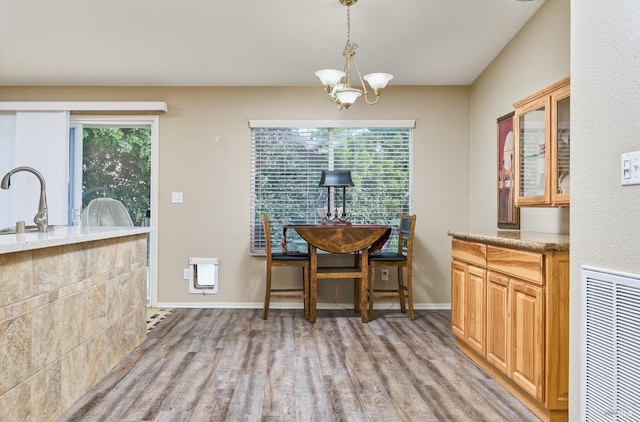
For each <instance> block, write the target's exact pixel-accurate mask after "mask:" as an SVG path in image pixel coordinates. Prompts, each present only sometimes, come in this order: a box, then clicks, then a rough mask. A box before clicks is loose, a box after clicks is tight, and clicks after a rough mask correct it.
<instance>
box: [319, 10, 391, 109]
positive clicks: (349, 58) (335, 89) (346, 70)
mask: <svg viewBox="0 0 640 422" xmlns="http://www.w3.org/2000/svg"><path fill="white" fill-rule="evenodd" d="M339 1H340V4H342V5H343V6H347V44H346V45H345V46H344V50H343V51H342V55H343V56H344V64H343V65H342V70H337V69H323V70H318V71H317V72H316V76H317V77H318V78H320V81H321V82H322V85H324V89H325V91H327V93H328V94H329V99H330V100H331V101H332V102H334V103H336V104H337V105H338V109H339V110H342V108H343V107H344V108H349V106H350V105H351V104H353V103H354V102H355V101H356V100H357V99H358V98H359V97H361V96H364V100H365V101H366V102H367V104H375V103H377V102H378V100H379V99H380V94H382V90H383V89H384V87H385V86H387V83H389V81H390V80H391V79H392V78H393V75H392V74H390V73H369V74H367V75H364V77H363V76H362V75H361V74H360V69H358V65H357V64H356V59H355V58H354V56H355V55H356V49H357V48H358V44H356V43H354V42H353V41H351V5H352V4H355V3H356V2H357V1H358V0H339ZM352 65H353V66H352ZM352 68H354V69H355V71H356V74H357V75H358V80H359V82H360V86H361V87H362V88H354V87H353V86H351V77H350V73H351V69H352ZM364 81H367V82H368V83H369V86H370V87H371V89H373V92H374V93H375V95H376V98H375V99H374V100H372V101H371V100H369V92H368V91H367V87H366V85H365V83H364Z"/></svg>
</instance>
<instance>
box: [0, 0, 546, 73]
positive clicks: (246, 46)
mask: <svg viewBox="0 0 640 422" xmlns="http://www.w3.org/2000/svg"><path fill="white" fill-rule="evenodd" d="M543 2H544V0H533V1H532V0H518V1H516V0H360V1H359V2H358V3H357V4H355V5H354V6H352V7H351V39H352V40H353V41H355V42H356V43H358V44H359V48H358V50H357V53H358V54H357V56H356V58H357V62H358V65H359V67H360V70H361V71H362V72H363V73H370V72H388V73H393V74H394V75H395V78H394V80H393V81H391V84H395V85H468V84H470V83H472V82H473V81H474V80H475V78H476V77H477V76H478V75H479V74H480V73H481V72H482V70H483V69H485V68H486V67H487V65H489V63H490V62H491V61H492V60H493V58H494V57H495V56H496V55H497V54H498V53H499V52H500V50H502V48H503V47H504V46H505V45H506V44H507V43H508V42H509V40H510V39H511V38H512V37H513V36H514V35H515V34H516V33H517V32H518V31H519V29H520V28H521V27H522V26H523V25H524V24H525V23H526V21H527V20H528V19H529V18H530V17H531V16H532V15H533V14H534V13H535V12H536V10H537V9H538V8H539V7H540V5H542V3H543ZM346 12H347V8H346V7H345V6H342V5H341V4H340V3H339V1H338V0H244V1H238V0H227V1H224V2H223V1H220V0H172V1H170V0H56V1H52V0H0V85H112V86H113V85H145V86H164V85H166V86H205V85H212V86H214V85H219V86H305V85H317V84H319V81H318V79H317V78H316V76H315V75H314V72H315V71H316V70H318V69H323V68H341V67H342V55H341V54H342V48H343V47H344V44H345V42H346V19H347V17H346Z"/></svg>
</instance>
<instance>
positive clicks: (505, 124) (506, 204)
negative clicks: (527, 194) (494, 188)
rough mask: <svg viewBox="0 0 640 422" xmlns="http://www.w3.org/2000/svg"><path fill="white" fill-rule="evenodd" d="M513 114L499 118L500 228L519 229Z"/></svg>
mask: <svg viewBox="0 0 640 422" xmlns="http://www.w3.org/2000/svg"><path fill="white" fill-rule="evenodd" d="M513 114H514V113H513V112H511V113H509V114H505V115H504V116H502V117H499V118H498V228H500V229H519V228H520V208H517V207H516V200H515V195H516V192H515V191H514V189H515V182H514V179H513V177H514V174H515V173H514V170H515V169H514V165H515V164H514V163H515V158H516V157H515V153H516V150H515V142H514V139H513V135H514V134H513Z"/></svg>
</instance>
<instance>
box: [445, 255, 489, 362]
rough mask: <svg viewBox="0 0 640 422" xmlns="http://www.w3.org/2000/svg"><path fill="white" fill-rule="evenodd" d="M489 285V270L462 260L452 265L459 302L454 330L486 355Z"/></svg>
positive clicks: (454, 291) (457, 303)
mask: <svg viewBox="0 0 640 422" xmlns="http://www.w3.org/2000/svg"><path fill="white" fill-rule="evenodd" d="M486 283H487V270H486V269H484V268H479V267H475V266H473V265H468V264H465V263H463V262H460V261H453V263H452V264H451V285H452V294H451V300H452V302H453V301H455V302H456V306H455V308H456V313H455V316H454V314H453V313H452V316H451V329H452V330H453V331H454V333H455V334H456V335H457V336H458V337H461V338H463V339H464V340H465V342H466V343H467V345H468V346H469V347H471V348H472V349H474V350H475V351H476V352H478V353H481V354H484V339H485V318H484V313H485V294H486ZM451 308H452V309H453V308H454V306H453V305H452V306H451Z"/></svg>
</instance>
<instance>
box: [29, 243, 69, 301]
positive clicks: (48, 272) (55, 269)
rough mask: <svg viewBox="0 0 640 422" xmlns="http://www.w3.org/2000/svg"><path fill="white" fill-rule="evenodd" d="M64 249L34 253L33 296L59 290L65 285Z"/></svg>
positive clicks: (40, 250) (49, 249)
mask: <svg viewBox="0 0 640 422" xmlns="http://www.w3.org/2000/svg"><path fill="white" fill-rule="evenodd" d="M62 252H63V249H62V247H57V248H47V249H36V250H34V251H33V295H38V294H41V293H46V292H50V291H54V290H56V289H59V288H60V287H62V286H63V284H64V282H63V281H64V268H63V266H64V259H63V257H62V256H63V253H62Z"/></svg>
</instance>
